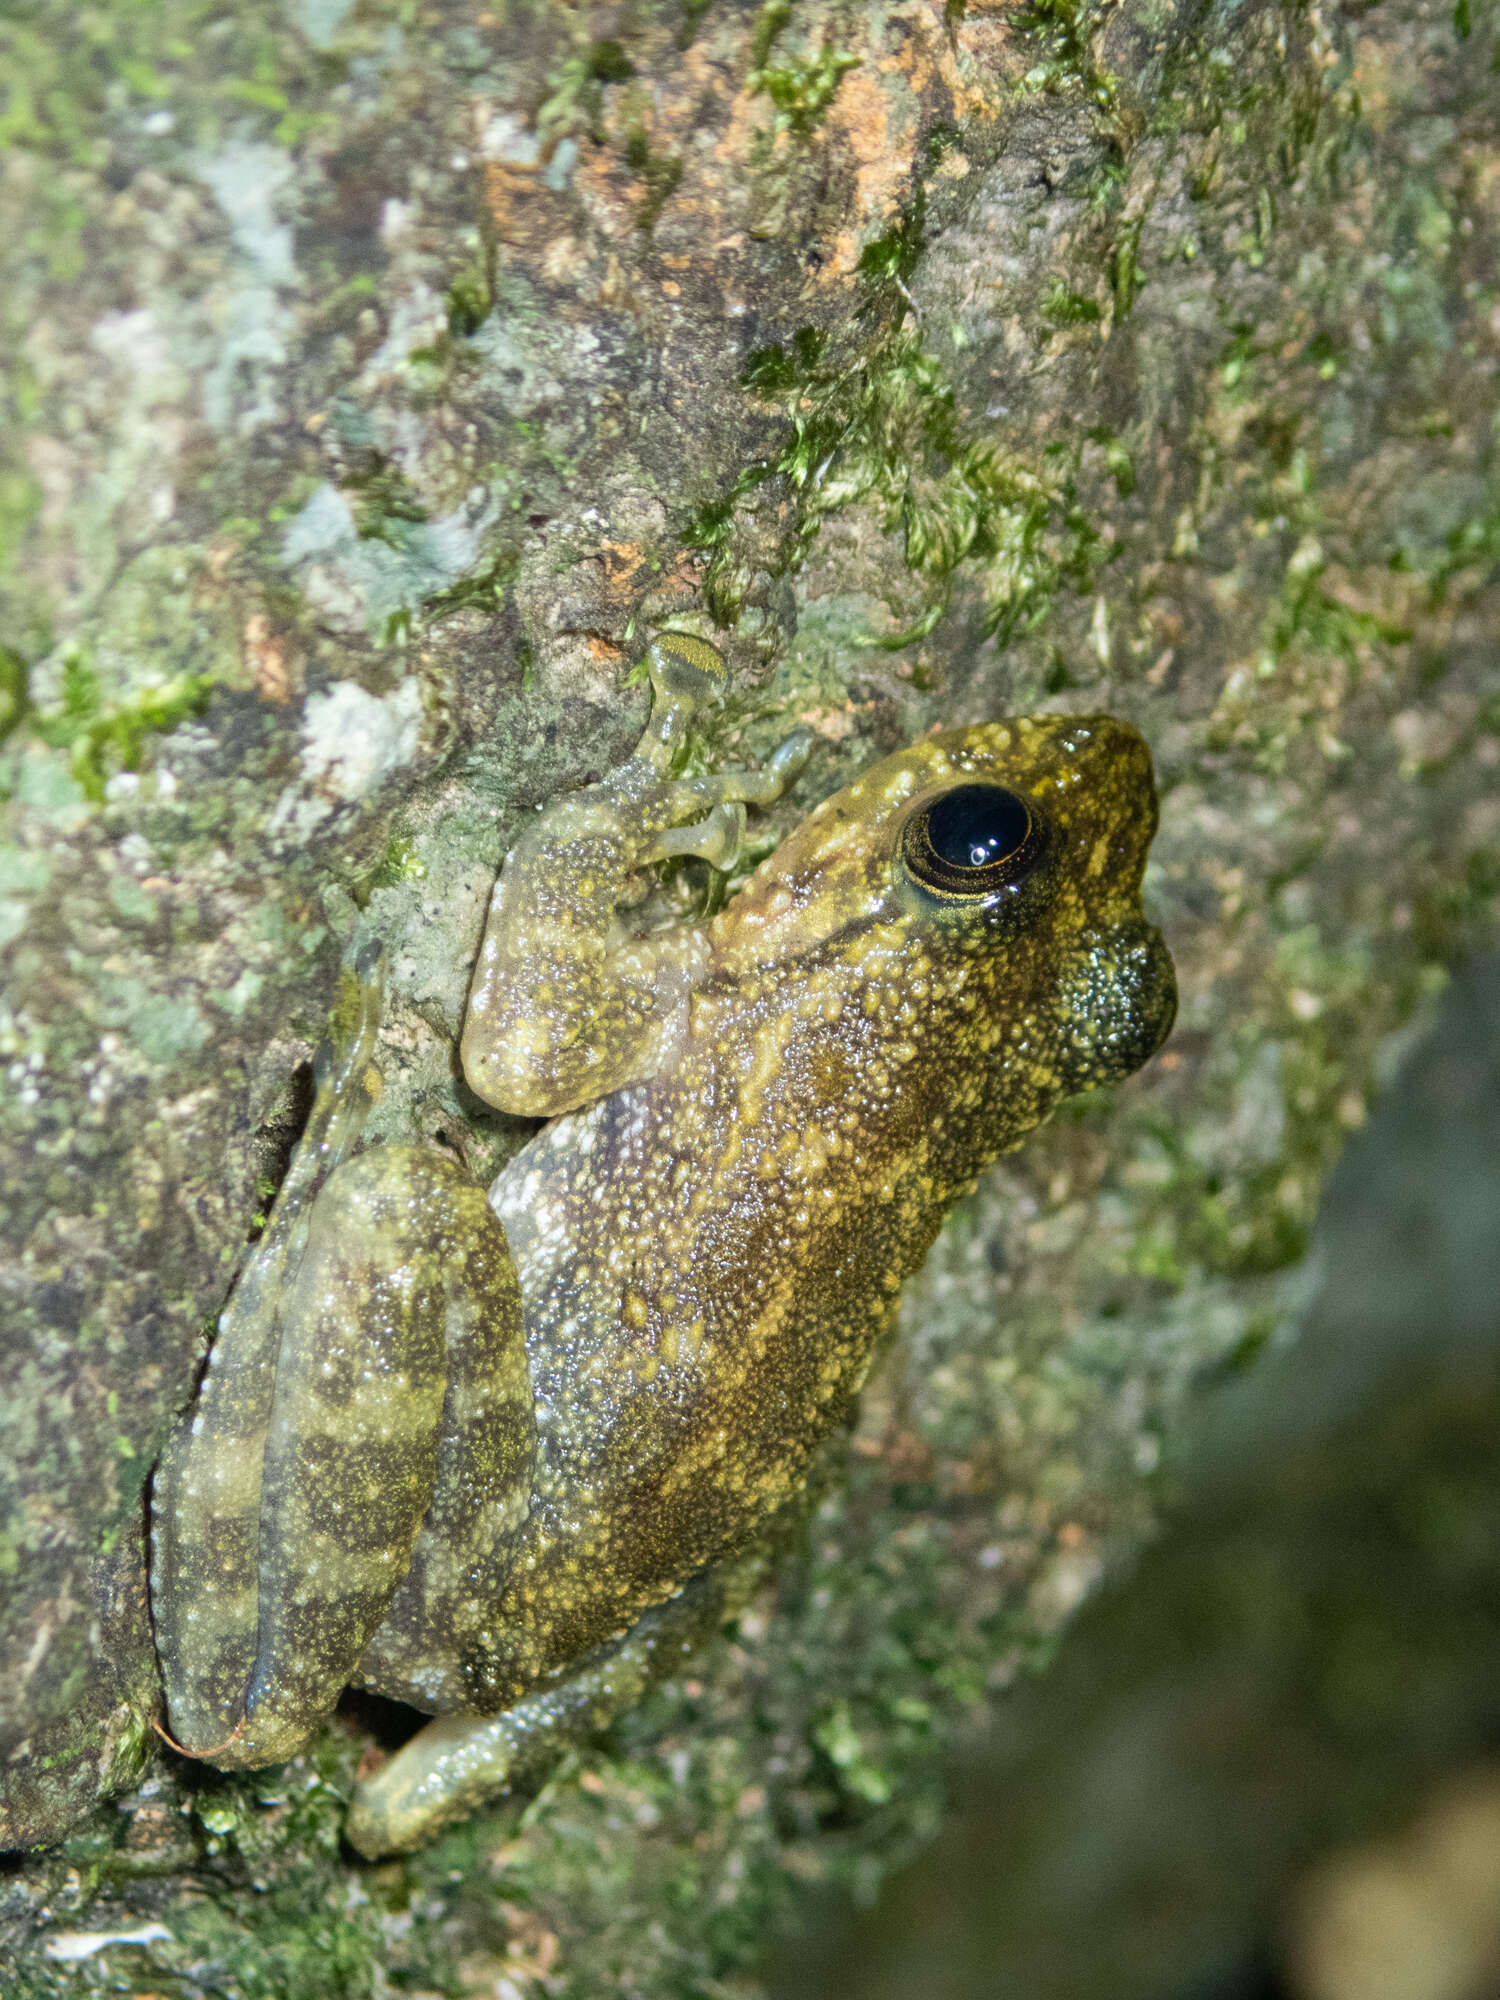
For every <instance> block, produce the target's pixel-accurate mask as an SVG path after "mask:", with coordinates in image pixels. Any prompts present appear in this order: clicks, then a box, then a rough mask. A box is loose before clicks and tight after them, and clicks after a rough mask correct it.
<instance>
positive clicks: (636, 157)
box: [625, 125, 684, 236]
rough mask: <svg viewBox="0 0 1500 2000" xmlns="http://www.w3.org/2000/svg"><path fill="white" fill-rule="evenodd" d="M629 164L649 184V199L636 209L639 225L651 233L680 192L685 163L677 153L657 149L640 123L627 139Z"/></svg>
mask: <svg viewBox="0 0 1500 2000" xmlns="http://www.w3.org/2000/svg"><path fill="white" fill-rule="evenodd" d="M625 164H626V165H627V166H628V167H629V168H630V171H631V172H632V173H633V174H635V175H636V176H637V178H638V179H640V180H642V181H644V182H645V184H646V198H645V200H644V201H643V202H642V203H641V205H640V207H639V208H638V209H637V210H636V216H635V226H636V228H637V229H639V230H640V231H641V232H642V234H643V235H646V236H649V235H650V234H651V232H652V230H653V229H654V228H655V227H656V223H657V218H658V217H659V216H660V214H661V212H662V210H663V209H664V208H665V207H666V205H667V203H668V202H669V201H670V200H671V199H672V196H673V195H674V194H675V193H676V192H677V186H678V183H679V182H680V181H681V179H682V175H683V164H684V163H683V162H682V160H680V159H679V158H678V157H677V156H676V154H673V153H656V152H653V151H652V149H651V142H650V140H649V139H648V138H647V136H646V130H645V127H644V126H641V125H637V126H636V127H635V128H634V130H633V131H632V132H631V134H630V136H629V138H628V139H627V140H626V142H625Z"/></svg>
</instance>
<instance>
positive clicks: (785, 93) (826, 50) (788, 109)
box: [750, 41, 862, 138]
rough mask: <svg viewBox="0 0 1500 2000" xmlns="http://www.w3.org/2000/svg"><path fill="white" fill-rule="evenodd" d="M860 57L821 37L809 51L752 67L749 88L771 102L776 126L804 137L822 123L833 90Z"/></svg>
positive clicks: (857, 64) (856, 66)
mask: <svg viewBox="0 0 1500 2000" xmlns="http://www.w3.org/2000/svg"><path fill="white" fill-rule="evenodd" d="M861 60H862V59H861V58H860V57H859V56H856V55H851V54H850V53H849V52H848V51H847V50H845V49H836V48H834V46H833V44H832V43H831V42H827V41H825V42H824V43H823V44H822V45H821V46H820V47H819V48H818V49H816V50H814V51H813V52H812V54H810V55H807V56H802V57H797V56H792V57H788V58H787V59H786V60H784V61H782V62H780V63H778V64H776V65H775V66H774V67H770V66H767V67H766V68H758V69H756V70H754V71H753V72H752V74H751V77H750V88H751V90H752V91H753V92H755V93H756V94H757V95H759V96H762V97H769V98H770V100H771V102H772V104H774V105H775V107H776V123H777V127H778V129H780V130H782V131H786V132H793V133H795V134H796V135H797V136H798V137H799V138H805V137H806V135H807V134H808V133H809V132H811V131H813V130H814V129H815V128H816V127H817V126H818V125H819V124H821V123H822V120H823V117H824V114H825V113H826V112H827V110H828V107H829V105H830V104H831V103H832V102H833V97H834V92H835V91H836V90H837V89H838V87H839V84H840V83H841V82H842V80H843V79H844V77H846V76H847V75H848V73H849V71H850V70H851V69H858V68H859V67H860V64H861Z"/></svg>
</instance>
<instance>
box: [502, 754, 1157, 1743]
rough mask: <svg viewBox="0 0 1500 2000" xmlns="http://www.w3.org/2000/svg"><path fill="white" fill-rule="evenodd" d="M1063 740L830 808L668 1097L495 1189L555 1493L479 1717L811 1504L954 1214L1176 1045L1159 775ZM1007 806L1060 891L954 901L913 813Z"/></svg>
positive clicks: (544, 1137)
mask: <svg viewBox="0 0 1500 2000" xmlns="http://www.w3.org/2000/svg"><path fill="white" fill-rule="evenodd" d="M1069 723H1070V719H1067V718H1061V719H1059V718H1045V719H1043V721H1042V722H1041V723H1040V724H1036V725H1008V726H995V725H992V726H990V727H989V729H987V730H983V731H981V730H975V731H963V732H954V733H953V734H952V735H950V736H949V737H946V738H938V739H930V740H929V742H928V743H927V744H924V745H919V746H917V747H916V748H915V749H914V750H913V751H910V752H907V753H904V754H903V756H902V757H899V758H894V759H889V760H887V763H886V765H884V766H878V767H876V769H875V771H874V772H872V773H869V774H867V775H866V778H865V779H863V780H861V781H860V783H859V785H857V786H856V787H851V788H850V789H849V790H848V791H846V792H845V793H842V794H839V795H837V796H836V798H835V799H833V800H830V801H829V802H827V804H826V805H825V806H824V807H823V808H820V810H819V812H818V813H817V814H814V815H813V816H812V817H811V818H810V820H809V821H808V822H806V823H805V824H804V827H803V828H802V829H799V831H798V833H797V834H795V835H794V836H793V837H792V839H791V841H789V842H788V843H786V845H785V846H784V847H783V848H782V849H781V850H779V851H778V853H777V855H776V856H774V857H773V858H772V861H771V862H770V863H768V864H767V865H766V867H765V868H763V869H762V870H761V871H760V872H759V873H758V875H757V876H756V877H755V878H752V881H751V883H750V884H749V885H748V886H747V889H746V891H745V892H744V893H743V896H742V897H741V898H740V899H738V903H732V904H731V905H730V908H729V911H728V912H727V913H726V918H727V920H726V919H721V920H720V924H719V925H718V926H717V927H716V934H715V954H716V955H715V966H716V969H715V971H714V973H713V975H712V977H710V979H709V980H708V981H707V982H706V984H705V985H704V986H703V987H702V988H701V989H700V990H699V991H698V993H697V994H696V995H695V997H694V1004H693V1010H692V1025H691V1032H690V1034H689V1036H688V1038H687V1041H686V1043H685V1045H684V1046H683V1047H682V1048H681V1050H680V1051H679V1052H678V1054H677V1057H676V1059H675V1061H674V1062H673V1064H672V1065H671V1067H670V1068H669V1069H667V1070H665V1071H663V1072H662V1073H661V1074H658V1075H657V1076H655V1077H653V1078H651V1079H649V1080H648V1081H646V1082H644V1083H641V1084H638V1085H633V1086H631V1087H630V1088H627V1089H624V1090H621V1091H618V1092H616V1093H614V1094H613V1095H612V1096H610V1097H607V1098H605V1099H603V1100H602V1101H601V1102H599V1103H597V1104H594V1105H592V1106H589V1107H588V1108H586V1109H584V1110H582V1111H578V1112H574V1113H571V1114H569V1115H567V1116H565V1117H563V1118H560V1119H558V1120H556V1121H555V1122H554V1123H553V1124H552V1125H551V1126H549V1127H548V1128H547V1129H546V1130H545V1131H544V1132H543V1133H541V1134H540V1135H539V1136H538V1138H537V1139H536V1140H534V1141H533V1142H532V1144H531V1145H530V1146H528V1147H527V1148H526V1149H525V1151H524V1152H523V1153H522V1154H521V1155H520V1156H519V1157H518V1158H517V1160H516V1161H515V1162H513V1164H512V1165H511V1167H510V1168H508V1169H507V1170H506V1172H505V1173H504V1174H503V1175H502V1176H501V1178H500V1180H499V1181H498V1182H497V1183H496V1185H495V1188H494V1189H493V1190H492V1197H491V1198H492V1201H493V1203H494V1206H495V1208H496V1210H497V1212H498V1213H499V1215H500V1217H501V1220H502V1222H503V1223H504V1224H505V1227H506V1231H507V1235H508V1236H509V1238H510V1241H511V1246H512V1251H513V1254H514V1256H515V1259H516V1264H517V1269H518V1273H519V1277H520V1283H521V1291H522V1297H523V1301H524V1313H525V1323H526V1338H527V1348H528V1354H529V1358H530V1364H531V1370H532V1378H533V1386H534V1390H535V1397H536V1412H537V1421H538V1432H539V1464H538V1476H537V1486H536V1494H535V1499H534V1502H533V1507H532V1514H531V1518H530V1521H529V1522H528V1525H527V1527H526V1529H525V1530H524V1531H523V1535H522V1540H521V1544H520V1547H519V1549H518V1551H517V1561H516V1564H515V1568H514V1570H513V1572H512V1576H511V1580H510V1582H509V1584H508V1586H507V1591H506V1601H505V1603H504V1606H503V1610H502V1615H501V1617H500V1619H499V1620H498V1621H497V1624H496V1630H497V1631H499V1632H503V1633H504V1634H505V1635H506V1637H505V1639H504V1641H503V1642H502V1643H501V1644H500V1645H499V1646H498V1647H497V1649H496V1651H495V1653H494V1654H493V1656H491V1657H489V1658H487V1659H486V1660H485V1661H483V1662H478V1663H476V1668H475V1686H474V1689H473V1699H474V1702H475V1705H476V1706H480V1707H484V1708H492V1707H496V1706H499V1705H500V1704H502V1703H503V1702H505V1701H508V1700H510V1699H512V1698H513V1697H514V1695H515V1694H516V1693H517V1692H518V1691H519V1690H520V1689H521V1688H523V1687H525V1686H527V1685H530V1684H531V1683H533V1682H534V1681H535V1680H536V1679H538V1678H539V1677H541V1676H543V1675H545V1674H546V1673H547V1672H549V1671H551V1670H552V1669H553V1668H554V1667H555V1666H557V1665H559V1664H561V1663H563V1662H565V1661H567V1660H571V1659H575V1658H577V1657H579V1655H580V1654H581V1653H584V1652H586V1651H587V1650H588V1649H589V1648H590V1647H591V1646H593V1645H597V1644H598V1643H600V1642H601V1641H602V1640H604V1639H606V1638H608V1637H611V1636H612V1635H613V1634H615V1633H616V1632H618V1631H621V1630H623V1629H625V1628H626V1627H627V1626H628V1625H629V1624H630V1623H631V1622H633V1620H634V1618H635V1617H636V1616H638V1615H639V1613H640V1611H641V1610H642V1609H644V1608H645V1607H646V1606H647V1605H649V1604H651V1603H653V1602H658V1601H660V1600H661V1599H663V1598H664V1597H666V1596H668V1595H670V1594H671V1592H672V1591H673V1590H674V1589H676V1588H677V1587H678V1586H679V1585H680V1584H681V1582H682V1581H683V1580H684V1578H685V1577H686V1576H687V1575H689V1574H691V1573H692V1571H693V1570H695V1569H697V1568H698V1567H700V1566H702V1565H703V1564H705V1563H708V1562H710V1561H712V1560H714V1559H715V1558H716V1557H718V1556H720V1555H722V1554H724V1553H726V1552H727V1551H729V1550H732V1549H733V1548H735V1547H737V1546H741V1545H743V1544H744V1542H745V1541H746V1540H747V1539H749V1538H750V1537H751V1536H752V1535H753V1534H754V1533H755V1532H756V1530H757V1528H758V1527H759V1526H760V1525H761V1524H762V1523H763V1522H764V1521H765V1520H766V1519H767V1518H768V1517H769V1516H770V1515H771V1514H772V1513H774V1512H775V1511H776V1510H777V1509H778V1508H779V1507H781V1506H782V1505H784V1504H785V1503H786V1502H787V1501H788V1500H790V1499H791V1498H793V1497H794V1495H795V1494H796V1492H797V1490H798V1488H799V1487H800V1485H801V1483H802V1481H803V1480H804V1478H805V1476H806V1473H807V1469H808V1466H809V1463H810V1460H811V1458H812V1456H813V1454H814V1453H815V1451H816V1450H817V1448H818V1446H819V1445H820V1444H821V1442H822V1441H823V1439H824V1438H825V1437H826V1436H827V1435H828V1433H829V1431H830V1430H831V1429H832V1428H833V1427H834V1425H835V1424H836V1423H837V1422H838V1421H839V1420H840V1418H841V1416H842V1415H843V1413H844V1412H845V1410H846V1409H847V1407H848V1404H849V1400H850V1398H851V1396H852V1395H853V1394H854V1393H855V1392H856V1391H857V1389H858V1387H859V1385H860V1383H861V1381H862V1380H863V1377H864V1375H865V1372H866V1370H867V1369H868V1366H869V1363H870V1359H871V1356H872V1354H873V1352H874V1350H875V1347H876V1345H877V1343H878V1340H879V1336H880V1332H881V1330H882V1328H883V1327H884V1326H885V1324H886V1323H887V1321H888V1319H889V1316H890V1313H891V1311H892V1309H893V1307H894V1304H895V1301H896V1299H897V1296H898V1295H899V1291H900V1287H901V1283H902V1281H903V1280H904V1278H905V1277H906V1276H907V1275H908V1274H909V1273H910V1272H911V1271H912V1270H914V1269H915V1268H916V1267H917V1265H919V1264H920V1263H921V1261H922V1259H923V1257H924V1256H925V1255H926V1252H927V1250H928V1248H929V1246H930V1244H931V1242H932V1239H933V1237H934V1235H935V1234H936V1231H937V1229H938V1227H939V1225H940V1223H941V1220H942V1217H943V1215H944V1213H945V1212H946V1210H947V1208H948V1207H949V1205H950V1204H951V1202H952V1201H953V1200H954V1199H955V1198H956V1196H957V1195H958V1194H959V1193H960V1192H962V1191H964V1190H965V1189H966V1188H967V1187H968V1186H970V1185H971V1184H972V1182H973V1179H974V1177H975V1175H976V1174H977V1173H978V1172H979V1171H980V1170H981V1169H982V1168H983V1166H984V1165H985V1164H987V1162H988V1161H989V1160H991V1159H993V1158H994V1157H995V1155H996V1154H997V1153H998V1152H999V1151H1001V1150H1002V1149H1003V1148H1005V1147H1006V1146H1009V1145H1011V1144H1014V1143H1015V1142H1016V1141H1017V1140H1018V1139H1019V1138H1020V1137H1021V1136H1022V1134H1024V1133H1025V1132H1026V1131H1027V1130H1029V1129H1030V1128H1031V1127H1032V1126H1033V1125H1035V1124H1036V1123H1037V1122H1038V1120H1039V1119H1040V1118H1042V1117H1044V1116H1045V1115H1046V1114H1047V1112H1048V1111H1049V1110H1050V1108H1051V1106H1052V1104H1053V1103H1054V1102H1055V1101H1056V1100H1057V1098H1058V1097H1059V1096H1061V1095H1063V1094H1065V1093H1066V1092H1067V1091H1069V1090H1072V1089H1077V1088H1081V1087H1084V1085H1086V1084H1087V1083H1088V1082H1089V1081H1092V1080H1096V1078H1097V1077H1099V1076H1102V1075H1104V1074H1120V1073H1123V1072H1124V1070H1125V1069H1128V1068H1133V1067H1134V1066H1135V1065H1136V1063H1137V1062H1139V1061H1140V1060H1143V1059H1144V1056H1145V1055H1146V1054H1149V1053H1150V1050H1151V1048H1153V1047H1154V1046H1155V1045H1156V1043H1157V1042H1158V1041H1159V1040H1160V1038H1161V1036H1162V1034H1164V1033H1165V1031H1166V1027H1167V1025H1168V1024H1169V1023H1170V1018H1171V1006H1172V987H1171V973H1170V962H1169V961H1168V960H1167V959H1166V955H1165V951H1164V949H1163V948H1162V946H1161V943H1160V940H1159V938H1158V937H1157V936H1156V933H1155V932H1154V931H1152V930H1151V929H1150V927H1149V926H1147V925H1146V924H1145V922H1144V919H1143V918H1142V917H1141V914H1140V905H1139V884H1140V867H1141V862H1142V860H1143V858H1144V851H1145V845H1146V842H1147V841H1148V840H1149V837H1150V829H1151V827H1152V826H1153V825H1154V819H1155V805H1154V795H1153V793H1152V791H1151V785H1150V774H1149V762H1148V761H1147V760H1146V758H1145V753H1144V749H1143V746H1141V745H1140V742H1139V738H1138V737H1136V736H1135V733H1134V732H1133V731H1130V730H1128V729H1127V728H1126V727H1125V726H1124V725H1120V724H1115V723H1111V722H1109V721H1108V719H1107V718H1087V719H1084V720H1079V719H1071V734H1070V733H1069V730H1068V727H1067V725H1069ZM1016 731H1031V732H1033V733H1032V734H1030V735H1023V736H1022V737H1021V738H1020V739H1019V740H1018V738H1017V736H1016V735H1015V734H1014V733H1013V732H1016ZM1101 738H1102V741H1101ZM1122 766H1123V769H1124V773H1125V778H1124V781H1123V782H1122V781H1121V778H1120V772H1121V768H1122ZM1091 776H1092V778H1093V783H1092V784H1089V782H1088V781H1089V779H1090V777H1091ZM1000 783H1004V784H1007V785H1013V786H1014V787H1015V794H1014V795H1019V796H1022V797H1024V798H1027V799H1029V800H1030V801H1031V805H1030V813H1031V816H1032V819H1033V821H1034V823H1035V825H1036V826H1038V827H1044V828H1045V829H1046V841H1045V859H1044V862H1042V863H1039V864H1037V865H1036V867H1035V868H1034V869H1033V871H1032V872H1031V874H1030V875H1029V876H1027V877H1025V878H1023V879H1021V880H1020V881H1019V882H1018V883H1017V885H1016V887H1015V889H1014V890H1013V891H1012V890H1009V889H1007V890H1006V891H1005V893H1004V897H1003V900H1000V901H997V900H996V898H995V897H993V896H990V897H986V898H983V899H976V900H975V901H974V902H973V903H972V904H970V903H968V902H966V901H965V899H964V898H963V897H961V896H956V895H948V896H938V895H934V894H933V893H931V892H930V891H929V890H928V889H927V888H926V886H925V885H924V884H923V882H922V881H921V880H920V879H914V873H913V865H912V863H911V860H910V856H909V852H907V850H909V849H910V847H911V835H910V832H909V830H908V829H909V828H910V825H911V823H912V818H913V815H914V814H922V813H923V812H925V811H926V810H927V805H926V804H924V801H930V800H932V799H934V798H942V797H944V796H946V795H948V794H950V793H952V792H953V791H954V788H955V787H956V786H961V785H965V784H967V785H968V787H969V789H970V790H971V791H975V790H979V789H982V788H983V786H984V785H986V784H991V785H993V784H1000ZM1022 784H1025V785H1026V786H1027V790H1026V791H1025V792H1024V793H1023V792H1022V789H1021V788H1022ZM1007 795H1008V796H1014V795H1011V794H1007ZM981 803H982V801H981ZM1039 837H1040V836H1039ZM903 843H904V847H903ZM1111 843H1113V845H1111ZM917 865H918V866H920V863H918V864H917ZM1112 867H1113V870H1114V873H1115V875H1117V876H1118V879H1112V877H1111V868H1112ZM737 910H738V919H737V920H736V912H737Z"/></svg>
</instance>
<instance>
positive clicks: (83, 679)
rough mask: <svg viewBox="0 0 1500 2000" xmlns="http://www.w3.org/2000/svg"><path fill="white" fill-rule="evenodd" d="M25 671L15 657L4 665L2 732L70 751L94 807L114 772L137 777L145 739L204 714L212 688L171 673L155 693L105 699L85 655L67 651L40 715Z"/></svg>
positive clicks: (203, 680) (202, 679) (206, 680)
mask: <svg viewBox="0 0 1500 2000" xmlns="http://www.w3.org/2000/svg"><path fill="white" fill-rule="evenodd" d="M29 680H30V676H29V672H28V670H27V668H26V666H25V664H24V662H22V661H20V660H18V659H17V658H16V656H15V655H14V654H11V655H9V656H8V659H7V661H6V662H5V663H4V678H3V683H0V685H3V687H4V690H5V695H6V699H7V704H8V709H9V718H10V719H9V725H8V730H7V731H6V732H5V733H10V732H13V731H16V730H18V729H21V728H22V727H23V726H24V729H25V730H27V731H29V732H30V733H31V734H32V735H33V736H34V737H35V738H37V739H39V740H40V741H41V742H42V743H45V744H46V745H47V746H48V747H49V748H50V749H53V750H66V751H67V752H68V769H69V772H70V773H71V775H72V777H73V779H74V781H75V783H76V784H77V785H78V786H79V787H80V789H81V790H82V792H83V795H84V797H85V798H87V799H89V800H91V801H92V802H93V803H94V804H98V803H99V801H100V800H102V799H103V797H104V788H105V785H106V784H107V783H108V781H109V779H110V778H111V777H113V776H114V774H115V773H116V772H117V771H138V770H139V769H140V767H141V759H142V756H143V755H144V752H145V746H146V743H147V741H148V739H149V738H151V737H153V736H159V735H164V734H166V733H167V732H168V731H170V730H173V729H175V728H176V727H177V725H178V724H179V723H180V722H185V721H187V719H188V718H189V717H190V716H194V715H201V714H202V713H203V710H204V708H205V707H206V706H207V704H208V699H209V696H210V694H211V692H212V689H213V681H212V679H211V678H210V677H209V676H207V675H203V674H176V675H174V676H173V677H172V679H171V680H169V681H166V682H164V683H163V684H162V685H161V686H159V687H153V688H145V689H141V690H138V691H136V692H135V693H133V694H131V695H129V696H126V697H123V698H120V699H113V700H112V699H110V698H108V697H106V696H105V695H104V693H103V692H102V689H101V687H100V681H99V676H98V674H97V673H96V672H95V670H94V667H93V665H92V663H91V661H90V659H89V657H88V655H87V654H86V653H84V652H82V651H74V652H70V653H69V654H67V655H66V657H65V658H64V660H63V665H62V679H61V689H60V697H59V700H58V701H57V703H56V704H55V705H54V706H52V707H51V708H49V709H48V710H47V711H45V712H42V711H41V710H39V709H38V708H37V707H36V705H35V704H34V703H33V701H32V699H31V694H30V688H29Z"/></svg>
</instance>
